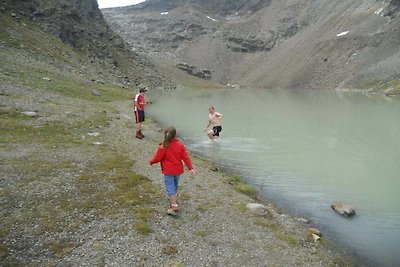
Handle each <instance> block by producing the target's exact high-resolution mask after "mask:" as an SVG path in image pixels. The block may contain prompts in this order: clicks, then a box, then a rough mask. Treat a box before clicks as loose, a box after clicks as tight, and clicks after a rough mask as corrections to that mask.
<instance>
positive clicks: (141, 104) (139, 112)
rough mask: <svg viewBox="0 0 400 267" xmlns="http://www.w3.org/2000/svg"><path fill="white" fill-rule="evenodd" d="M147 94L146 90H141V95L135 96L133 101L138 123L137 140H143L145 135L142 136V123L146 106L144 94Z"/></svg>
mask: <svg viewBox="0 0 400 267" xmlns="http://www.w3.org/2000/svg"><path fill="white" fill-rule="evenodd" d="M145 92H147V89H146V88H142V89H140V90H139V93H137V94H136V95H135V98H134V101H133V109H134V114H135V121H136V138H138V139H142V138H143V137H144V135H143V134H142V122H144V119H145V117H144V108H145V106H146V100H145V98H144V93H145Z"/></svg>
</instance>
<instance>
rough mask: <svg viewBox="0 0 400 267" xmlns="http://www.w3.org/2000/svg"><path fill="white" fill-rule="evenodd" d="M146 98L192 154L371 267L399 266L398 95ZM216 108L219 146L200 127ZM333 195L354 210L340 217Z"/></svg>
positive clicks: (222, 93)
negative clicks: (231, 174)
mask: <svg viewBox="0 0 400 267" xmlns="http://www.w3.org/2000/svg"><path fill="white" fill-rule="evenodd" d="M149 97H150V98H151V100H152V101H153V104H152V105H149V106H148V109H147V112H148V114H150V115H151V116H153V117H154V118H156V119H157V120H158V121H159V122H160V123H161V124H162V125H165V126H167V125H174V126H175V127H176V128H177V129H178V131H179V133H180V137H181V139H182V140H183V141H184V142H185V144H186V145H187V146H188V148H189V150H191V151H192V152H194V153H196V154H198V155H200V156H202V157H205V158H207V159H210V160H213V161H215V162H217V163H218V164H220V165H221V166H223V167H225V168H229V169H232V170H234V171H236V172H237V173H239V174H240V175H241V176H242V177H243V179H244V180H246V181H247V182H248V183H250V184H252V185H254V187H255V188H257V189H258V190H259V192H261V193H262V195H263V196H264V197H265V198H267V199H272V200H274V201H275V202H276V203H277V204H278V206H279V207H281V208H284V209H286V210H288V211H289V212H290V213H292V214H295V215H299V216H304V217H306V218H309V219H311V221H312V224H313V225H316V226H317V227H318V228H319V229H320V230H322V232H323V233H324V234H325V236H327V237H328V238H329V239H331V240H333V241H335V242H338V243H339V244H341V245H343V246H345V247H349V248H351V250H352V251H354V252H355V253H356V254H357V255H358V256H359V257H360V258H362V259H364V260H368V261H371V262H372V265H377V266H400V253H399V251H400V250H399V249H400V99H398V98H397V99H396V98H387V97H382V96H367V95H365V94H362V93H354V92H353V93H350V92H332V91H330V92H327V91H322V92H321V91H318V92H317V91H270V90H251V89H246V90H245V89H226V90H225V89H224V90H189V89H186V90H178V91H175V92H170V93H168V92H164V93H162V94H161V93H160V94H159V95H157V94H153V95H150V96H149ZM210 105H214V106H215V107H216V110H217V111H218V112H221V113H223V114H224V116H225V117H224V119H223V121H222V126H223V130H222V133H221V138H220V139H219V141H218V142H211V141H209V140H208V138H207V136H206V134H205V133H204V131H203V130H204V127H205V126H206V124H207V120H208V107H209V106H210ZM336 200H339V201H342V202H344V203H347V204H349V205H351V206H353V207H354V208H355V209H356V212H357V214H356V216H355V217H353V218H344V217H341V216H340V215H338V214H336V213H335V212H334V211H333V210H332V209H331V208H330V205H331V204H332V202H334V201H336Z"/></svg>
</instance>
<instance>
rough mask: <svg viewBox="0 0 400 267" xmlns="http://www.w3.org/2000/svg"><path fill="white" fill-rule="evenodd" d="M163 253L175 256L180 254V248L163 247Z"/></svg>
mask: <svg viewBox="0 0 400 267" xmlns="http://www.w3.org/2000/svg"><path fill="white" fill-rule="evenodd" d="M161 252H162V253H163V254H166V255H173V254H176V253H178V248H177V247H175V246H167V247H163V248H162V250H161Z"/></svg>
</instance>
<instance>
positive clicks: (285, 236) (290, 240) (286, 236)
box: [274, 230, 300, 246]
mask: <svg viewBox="0 0 400 267" xmlns="http://www.w3.org/2000/svg"><path fill="white" fill-rule="evenodd" d="M274 235H275V237H276V238H278V239H280V240H284V241H286V242H287V243H288V244H289V245H292V246H297V245H299V243H300V241H299V240H298V239H297V238H296V237H295V236H293V235H292V234H289V233H285V232H281V231H277V230H276V231H274Z"/></svg>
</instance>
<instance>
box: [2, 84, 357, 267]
mask: <svg viewBox="0 0 400 267" xmlns="http://www.w3.org/2000/svg"><path fill="white" fill-rule="evenodd" d="M11 89H12V88H10V89H9V91H8V92H9V94H10V95H12V96H16V97H15V99H16V102H15V103H16V104H18V105H16V106H25V105H27V104H25V103H24V102H22V101H21V100H20V98H18V97H17V96H19V95H24V94H25V93H27V94H28V95H29V96H32V97H33V99H35V100H39V99H41V98H40V97H41V95H40V94H36V93H32V92H30V91H27V90H21V91H20V92H19V91H18V92H15V90H11ZM52 96H53V101H54V103H62V105H57V106H56V107H57V108H54V109H52V107H53V106H51V105H48V104H47V103H45V102H40V101H37V102H35V103H38V104H37V105H38V106H37V108H38V110H40V113H39V114H40V116H38V117H35V118H29V119H28V118H25V117H21V116H20V114H19V112H18V111H17V110H14V109H3V110H2V112H3V114H5V116H3V117H2V118H3V121H4V122H5V125H6V126H7V127H8V128H6V129H12V131H10V132H9V133H6V132H5V134H4V138H5V139H4V140H5V141H6V142H5V144H4V149H2V150H1V151H0V158H2V159H3V160H4V164H2V165H1V167H0V170H1V173H2V175H1V177H0V178H1V183H2V187H3V188H2V190H1V191H0V193H1V201H2V202H1V203H2V209H1V211H0V213H1V215H2V216H3V218H4V220H3V221H2V229H4V230H3V231H2V232H1V233H0V234H1V238H2V244H0V259H1V260H2V263H4V265H6V266H27V265H32V264H33V265H38V266H93V265H96V266H118V267H119V266H175V267H178V266H321V267H324V266H357V264H356V261H355V259H354V258H353V257H352V255H350V254H349V253H348V252H347V251H346V250H344V249H343V248H340V247H338V246H337V245H336V244H333V243H331V242H329V241H327V240H325V239H324V237H323V236H322V238H321V240H319V241H315V240H314V239H312V238H311V233H310V228H311V225H310V224H309V223H307V222H306V221H305V220H304V219H302V218H298V217H295V216H292V215H290V214H287V213H285V212H284V211H282V210H280V209H278V208H276V207H275V205H274V203H272V202H269V201H266V200H260V199H258V198H257V196H256V195H255V194H254V190H252V189H251V188H250V186H249V185H247V184H245V183H243V181H241V180H240V178H239V177H237V176H236V175H235V174H229V173H228V172H224V171H222V170H221V168H220V167H218V166H216V165H215V164H212V163H211V162H209V161H207V160H206V159H203V158H200V157H198V156H196V155H193V153H190V155H191V160H192V163H193V165H194V168H195V170H196V173H197V175H196V176H195V177H194V178H190V177H189V175H188V174H187V173H184V174H183V175H182V176H181V180H180V188H179V191H178V194H179V196H178V201H179V202H180V205H181V211H180V213H179V216H178V217H177V218H175V217H171V216H169V215H167V214H166V211H167V208H168V205H169V201H168V199H167V197H166V196H165V193H164V182H163V176H162V174H161V171H160V167H159V165H156V166H151V165H150V163H149V162H148V161H149V160H150V159H151V158H152V156H153V155H154V153H155V152H156V149H157V147H158V144H159V142H160V141H161V139H162V126H161V123H159V122H155V121H152V120H151V119H150V118H149V119H148V120H147V121H146V122H145V123H144V125H143V134H144V135H146V137H145V138H144V139H141V140H139V139H137V138H135V130H134V126H135V125H134V123H133V120H132V118H133V116H132V115H133V114H132V113H133V112H132V110H131V101H126V100H124V101H118V102H107V104H104V105H103V104H101V105H100V109H99V103H97V102H94V103H90V102H87V101H81V102H76V101H71V102H66V100H65V98H64V97H59V96H57V95H52ZM7 97H8V96H7ZM5 100H8V98H7V99H5ZM4 103H6V102H4ZM9 105H10V106H13V104H12V103H11V104H9ZM22 110H23V109H22ZM71 110H73V111H71ZM52 118H56V121H57V122H58V121H60V124H57V123H55V124H54V123H52ZM31 125H34V126H35V127H32V126H31ZM27 128H28V129H30V131H27V130H26V129H27ZM254 203H256V204H262V205H263V206H261V208H260V207H259V208H257V209H252V210H250V209H249V208H248V206H249V204H250V206H251V205H252V204H254Z"/></svg>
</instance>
